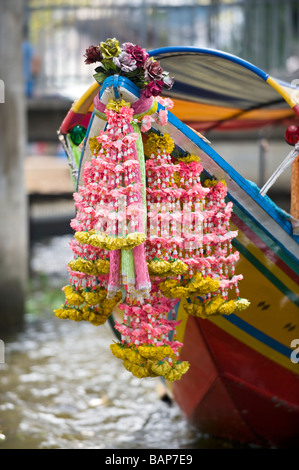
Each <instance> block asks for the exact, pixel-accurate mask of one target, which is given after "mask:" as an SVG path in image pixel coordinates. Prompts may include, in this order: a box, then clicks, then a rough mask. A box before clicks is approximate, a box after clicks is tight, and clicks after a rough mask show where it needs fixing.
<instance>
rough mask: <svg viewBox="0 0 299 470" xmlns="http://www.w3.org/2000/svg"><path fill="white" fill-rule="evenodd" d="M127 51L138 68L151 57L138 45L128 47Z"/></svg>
mask: <svg viewBox="0 0 299 470" xmlns="http://www.w3.org/2000/svg"><path fill="white" fill-rule="evenodd" d="M125 51H126V52H127V53H128V54H130V56H131V57H132V58H133V59H134V60H135V61H136V65H137V67H138V68H140V67H142V66H143V65H144V64H145V62H146V61H147V60H148V57H149V55H148V53H147V52H146V50H145V49H143V48H142V47H140V46H138V45H134V44H130V45H127V46H126V49H125Z"/></svg>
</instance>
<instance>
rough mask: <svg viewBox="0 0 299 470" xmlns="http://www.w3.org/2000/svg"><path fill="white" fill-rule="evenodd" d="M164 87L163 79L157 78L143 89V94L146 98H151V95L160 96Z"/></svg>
mask: <svg viewBox="0 0 299 470" xmlns="http://www.w3.org/2000/svg"><path fill="white" fill-rule="evenodd" d="M162 87H163V82H162V80H155V81H153V82H150V83H149V84H148V85H147V86H146V87H145V88H144V90H143V94H144V96H145V97H146V98H150V97H151V96H158V95H160V94H161V91H162Z"/></svg>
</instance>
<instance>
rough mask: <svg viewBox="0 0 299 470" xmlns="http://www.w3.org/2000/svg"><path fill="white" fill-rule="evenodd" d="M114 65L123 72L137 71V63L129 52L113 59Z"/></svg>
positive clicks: (123, 52)
mask: <svg viewBox="0 0 299 470" xmlns="http://www.w3.org/2000/svg"><path fill="white" fill-rule="evenodd" d="M113 63H114V64H115V65H116V66H117V67H119V68H120V70H121V71H122V72H133V70H135V69H137V62H136V60H135V59H134V58H133V57H132V55H131V54H128V52H125V51H122V52H121V53H120V54H119V55H118V56H117V57H113Z"/></svg>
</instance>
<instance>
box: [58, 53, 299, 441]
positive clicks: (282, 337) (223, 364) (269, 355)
mask: <svg viewBox="0 0 299 470" xmlns="http://www.w3.org/2000/svg"><path fill="white" fill-rule="evenodd" d="M150 54H151V55H152V56H153V57H154V58H156V59H158V60H159V61H160V62H161V64H162V65H163V67H165V69H167V70H168V71H169V72H170V74H171V75H172V76H174V77H175V85H174V87H173V89H172V90H171V91H170V92H169V94H168V96H170V97H171V98H172V99H173V100H174V103H175V106H174V109H173V114H172V113H169V122H168V124H167V130H168V131H169V133H170V134H171V135H174V136H175V141H176V142H177V143H178V144H179V145H180V146H181V148H183V149H184V150H185V151H188V152H190V153H193V154H196V155H199V156H200V158H201V163H202V165H203V167H204V169H205V172H206V173H207V174H208V175H210V176H213V177H215V178H216V179H218V180H222V179H225V181H226V184H227V189H228V200H230V201H232V202H233V207H234V210H233V214H232V218H231V226H232V228H231V229H232V230H238V233H239V234H238V237H237V238H236V239H235V240H234V241H233V245H234V247H235V248H236V249H237V250H238V251H239V253H240V260H239V261H238V264H237V269H238V272H241V273H242V274H243V276H244V279H243V280H242V283H241V284H242V285H241V291H242V294H243V295H244V296H245V297H246V298H249V299H250V300H251V306H250V308H249V309H247V310H246V311H244V312H240V313H238V314H231V315H229V316H225V315H222V316H215V317H211V318H209V319H200V318H195V317H191V316H188V315H186V313H185V310H184V302H187V300H182V301H181V302H180V303H179V304H178V306H177V308H176V317H177V319H178V320H180V321H181V323H180V326H179V327H178V328H177V334H178V336H177V339H178V340H179V341H182V342H183V344H184V346H183V348H182V350H181V359H182V360H187V361H189V362H190V364H191V366H190V370H189V371H188V373H187V374H185V375H184V376H183V377H182V378H181V380H179V381H177V382H173V383H171V384H167V388H168V390H170V393H171V395H172V397H173V398H174V400H175V402H176V403H177V404H178V405H179V407H180V408H181V410H182V412H183V413H184V415H185V416H186V419H187V420H188V421H189V422H190V423H192V424H193V425H194V426H196V427H197V428H198V429H199V430H201V431H203V432H205V433H208V434H210V435H212V436H216V437H220V438H225V439H231V440H236V441H239V442H246V443H254V444H259V445H262V446H276V447H294V446H297V445H299V398H298V397H299V365H298V363H299V354H297V352H299V349H297V348H298V346H299V323H298V315H299V311H298V306H299V282H298V281H299V263H298V258H299V245H298V240H299V232H298V217H299V216H298V213H296V212H295V210H294V212H293V213H292V214H288V213H286V212H285V211H282V210H281V209H280V208H279V207H277V206H276V205H275V204H274V203H273V202H272V201H271V199H270V198H268V197H267V195H266V192H267V189H268V187H269V186H270V184H272V183H273V182H274V181H275V178H276V177H277V175H278V174H279V172H280V171H281V168H283V167H284V166H286V165H287V164H291V163H292V162H294V163H293V171H294V174H295V173H296V171H297V174H298V165H299V163H298V157H297V158H296V155H297V153H296V151H297V150H298V147H295V148H294V151H293V152H291V153H290V155H289V156H288V157H287V159H285V160H284V163H283V164H282V166H281V168H279V169H278V171H277V172H276V174H275V175H274V176H273V178H272V179H271V181H270V182H269V183H268V184H267V185H265V188H264V191H262V190H261V189H260V188H257V187H256V186H255V185H254V184H252V183H251V182H250V181H248V180H247V179H245V178H244V177H242V176H241V175H240V174H239V173H238V172H237V171H236V170H235V169H234V168H232V167H231V166H230V165H229V164H228V163H227V162H226V161H225V160H224V159H223V158H222V157H221V156H220V155H219V154H218V153H216V152H215V151H214V150H213V148H212V146H211V145H210V143H209V142H208V141H207V139H206V138H205V137H203V136H202V135H201V134H199V133H198V131H199V132H206V131H207V130H209V129H215V128H217V129H222V130H223V131H225V130H226V129H229V130H232V129H236V130H237V129H242V128H249V127H254V126H261V125H263V124H265V123H268V124H269V123H270V124H271V123H277V122H279V123H282V124H284V125H286V126H287V125H289V124H297V123H298V122H299V121H298V116H299V104H298V102H296V93H295V92H296V90H295V89H294V88H293V87H291V86H290V85H288V84H285V83H281V82H279V81H277V80H275V79H274V78H273V77H270V76H269V75H267V74H266V73H264V72H263V71H262V70H260V69H258V68H257V67H255V66H254V65H252V64H250V63H248V62H246V61H244V60H242V59H240V58H237V57H235V56H232V55H229V54H226V53H223V52H220V51H214V50H209V49H195V48H163V49H158V50H155V51H152V52H151V53H150ZM98 93H99V86H98V85H97V84H94V85H92V86H91V87H90V88H89V90H88V91H87V92H86V93H85V95H83V97H82V98H81V99H80V100H78V101H77V102H75V103H74V105H73V107H72V109H71V110H70V112H69V113H68V115H67V116H66V118H65V120H64V122H63V124H62V126H61V129H60V139H61V141H62V143H63V145H64V146H65V149H66V151H67V153H68V155H69V157H70V158H71V159H74V158H75V157H76V155H77V158H80V154H81V150H77V149H76V148H75V149H74V145H73V144H72V148H71V144H70V139H69V135H70V132H71V130H72V129H74V127H75V126H77V125H80V126H82V127H85V128H88V129H90V128H91V126H92V122H93V104H92V103H93V98H94V97H95V96H96V95H97V94H98ZM191 126H192V128H191ZM87 133H88V130H87ZM76 152H77V153H76ZM82 154H83V153H82ZM240 158H242V156H241V155H240ZM282 160H283V158H282ZM81 163H82V162H81ZM78 178H79V179H80V172H79V177H78ZM298 184H299V181H298V182H297V183H296V182H295V181H292V195H293V197H294V198H296V197H297V200H298V192H299V186H297V185H298ZM262 189H263V188H262ZM294 200H295V199H293V209H294V204H295V203H294Z"/></svg>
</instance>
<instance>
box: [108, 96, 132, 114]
mask: <svg viewBox="0 0 299 470" xmlns="http://www.w3.org/2000/svg"><path fill="white" fill-rule="evenodd" d="M124 107H125V108H130V107H131V103H130V102H129V101H125V100H123V99H121V100H112V99H110V100H108V103H107V105H106V109H112V111H115V112H116V113H119V111H120V110H121V108H124Z"/></svg>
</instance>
